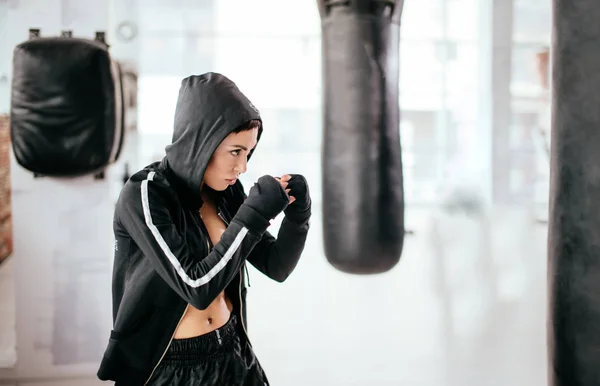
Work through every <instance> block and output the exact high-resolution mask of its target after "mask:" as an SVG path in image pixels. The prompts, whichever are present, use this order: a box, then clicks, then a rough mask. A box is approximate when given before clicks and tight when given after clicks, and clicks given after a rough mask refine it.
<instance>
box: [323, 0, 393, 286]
mask: <svg viewBox="0 0 600 386" xmlns="http://www.w3.org/2000/svg"><path fill="white" fill-rule="evenodd" d="M318 5H319V12H320V15H321V21H322V57H323V62H322V65H323V153H322V178H323V180H322V182H323V237H324V246H325V255H326V257H327V260H328V261H329V263H330V264H331V265H332V266H334V267H335V268H337V269H338V270H340V271H342V272H347V273H355V274H375V273H381V272H385V271H388V270H389V269H391V268H392V267H393V266H395V265H396V263H398V261H399V260H400V255H401V253H402V245H403V241H404V197H403V193H404V192H403V186H402V156H401V150H400V133H399V130H400V128H399V125H400V107H399V102H398V78H399V59H400V55H399V49H400V16H401V13H402V6H403V0H396V1H382V0H349V1H338V0H330V1H327V0H319V1H318Z"/></svg>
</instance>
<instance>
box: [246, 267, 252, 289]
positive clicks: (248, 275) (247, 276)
mask: <svg viewBox="0 0 600 386" xmlns="http://www.w3.org/2000/svg"><path fill="white" fill-rule="evenodd" d="M244 269H245V270H246V281H247V282H248V287H252V286H251V285H250V272H249V271H248V265H246V264H244Z"/></svg>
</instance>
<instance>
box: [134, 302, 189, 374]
mask: <svg viewBox="0 0 600 386" xmlns="http://www.w3.org/2000/svg"><path fill="white" fill-rule="evenodd" d="M189 306H190V305H189V304H188V305H187V306H185V310H183V314H182V315H181V317H180V318H179V322H177V327H175V330H174V331H173V334H171V339H170V340H169V344H168V345H167V347H166V348H165V351H164V352H163V353H162V355H161V356H160V359H159V360H158V363H157V364H156V366H154V368H153V369H152V373H150V376H149V377H148V379H147V380H146V382H145V383H144V385H146V384H148V382H150V379H152V376H153V375H154V372H155V371H156V368H157V367H158V365H160V362H162V360H163V358H164V357H165V355H166V354H167V351H168V350H169V347H171V342H173V337H174V336H175V332H177V328H179V325H180V324H181V321H182V320H183V317H184V316H185V313H186V312H187V309H188V307H189Z"/></svg>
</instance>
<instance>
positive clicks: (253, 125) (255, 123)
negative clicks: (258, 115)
mask: <svg viewBox="0 0 600 386" xmlns="http://www.w3.org/2000/svg"><path fill="white" fill-rule="evenodd" d="M261 126H262V123H261V122H260V121H259V120H258V119H252V120H250V121H248V122H246V123H243V124H242V125H240V126H238V127H237V128H236V129H235V130H234V131H233V132H234V133H241V132H242V131H248V130H252V129H260V127H261Z"/></svg>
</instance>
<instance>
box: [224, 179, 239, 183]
mask: <svg viewBox="0 0 600 386" xmlns="http://www.w3.org/2000/svg"><path fill="white" fill-rule="evenodd" d="M225 181H227V183H228V184H229V185H233V184H235V182H236V181H237V178H227V179H225Z"/></svg>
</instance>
